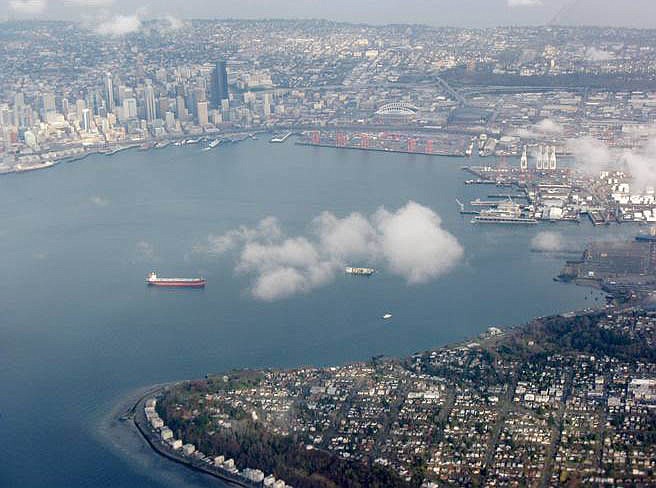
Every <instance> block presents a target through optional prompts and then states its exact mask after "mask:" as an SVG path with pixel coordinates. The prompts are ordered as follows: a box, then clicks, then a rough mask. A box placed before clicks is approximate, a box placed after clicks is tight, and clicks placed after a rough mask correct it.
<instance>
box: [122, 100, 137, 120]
mask: <svg viewBox="0 0 656 488" xmlns="http://www.w3.org/2000/svg"><path fill="white" fill-rule="evenodd" d="M136 117H137V100H136V98H125V99H124V100H123V120H131V119H134V118H136Z"/></svg>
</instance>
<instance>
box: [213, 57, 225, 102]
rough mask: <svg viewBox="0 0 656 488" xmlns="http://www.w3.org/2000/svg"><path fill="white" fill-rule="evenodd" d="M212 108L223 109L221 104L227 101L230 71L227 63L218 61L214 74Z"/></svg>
mask: <svg viewBox="0 0 656 488" xmlns="http://www.w3.org/2000/svg"><path fill="white" fill-rule="evenodd" d="M210 91H211V102H212V108H216V109H221V102H222V101H223V100H227V99H228V97H229V93H228V70H227V65H226V62H225V61H218V62H217V63H216V66H215V67H214V72H213V73H212V86H211V90H210Z"/></svg>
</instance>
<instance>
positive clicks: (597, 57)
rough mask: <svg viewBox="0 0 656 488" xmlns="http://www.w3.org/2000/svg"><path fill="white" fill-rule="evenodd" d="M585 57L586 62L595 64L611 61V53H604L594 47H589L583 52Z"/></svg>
mask: <svg viewBox="0 0 656 488" xmlns="http://www.w3.org/2000/svg"><path fill="white" fill-rule="evenodd" d="M585 57H586V59H587V60H588V61H592V62H595V63H600V62H603V61H608V60H610V59H613V57H614V56H613V53H611V52H608V51H604V50H603V49H599V48H596V47H594V46H592V47H589V48H588V49H586V51H585Z"/></svg>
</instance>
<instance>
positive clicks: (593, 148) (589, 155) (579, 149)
mask: <svg viewBox="0 0 656 488" xmlns="http://www.w3.org/2000/svg"><path fill="white" fill-rule="evenodd" d="M566 147H567V151H568V152H569V153H570V154H572V155H573V156H574V160H575V161H576V164H577V167H578V169H579V170H581V171H583V172H585V173H587V174H590V175H596V174H598V173H599V171H600V170H602V169H604V168H607V167H608V166H609V165H610V163H611V162H612V161H613V160H614V159H616V158H615V157H614V156H613V154H612V152H611V150H610V148H609V147H608V146H607V145H606V144H604V143H603V142H602V141H600V140H598V139H595V138H594V137H591V136H584V137H579V138H576V139H569V140H567V142H566Z"/></svg>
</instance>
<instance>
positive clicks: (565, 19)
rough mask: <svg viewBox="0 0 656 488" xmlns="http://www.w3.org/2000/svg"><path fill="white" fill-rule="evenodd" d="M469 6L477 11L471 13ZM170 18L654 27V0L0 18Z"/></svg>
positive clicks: (90, 11)
mask: <svg viewBox="0 0 656 488" xmlns="http://www.w3.org/2000/svg"><path fill="white" fill-rule="evenodd" d="M470 12H477V13H478V14H477V15H471V14H470ZM153 17H165V18H168V19H170V20H171V21H172V22H173V23H175V22H181V21H182V19H193V18H211V19H216V18H244V19H258V18H288V19H308V18H320V19H328V20H336V21H343V22H357V23H368V24H393V23H400V24H426V25H431V26H457V27H464V26H468V27H494V26H499V25H549V24H557V25H600V26H606V25H607V26H617V27H637V28H655V27H656V20H655V18H656V4H655V3H654V2H651V1H650V0H627V1H626V2H618V1H616V0H465V1H456V0H439V1H435V2H426V1H424V0H410V1H409V2H403V3H401V2H397V1H394V0H385V1H384V2H382V3H380V2H378V3H376V4H375V5H374V3H373V2H371V1H370V0H361V1H359V2H356V3H354V2H350V1H347V0H337V1H336V2H331V3H330V5H326V4H325V3H322V2H319V1H315V0H310V1H305V2H294V1H292V0H276V1H267V0H250V1H249V2H238V1H236V0H222V1H220V2H208V1H207V0H190V1H187V2H181V1H179V0H174V1H169V2H155V3H149V2H142V3H140V4H138V5H135V4H134V3H133V2H128V1H127V0H2V1H1V2H0V19H2V18H7V19H40V20H43V19H46V20H77V21H81V22H82V23H83V24H86V25H89V26H91V27H99V28H102V27H103V26H105V27H107V28H108V33H113V32H112V31H111V27H112V25H115V24H118V25H120V26H121V27H120V29H119V30H121V32H123V33H129V32H132V31H134V30H138V29H139V26H140V24H141V22H142V21H143V20H145V19H149V18H153Z"/></svg>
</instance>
